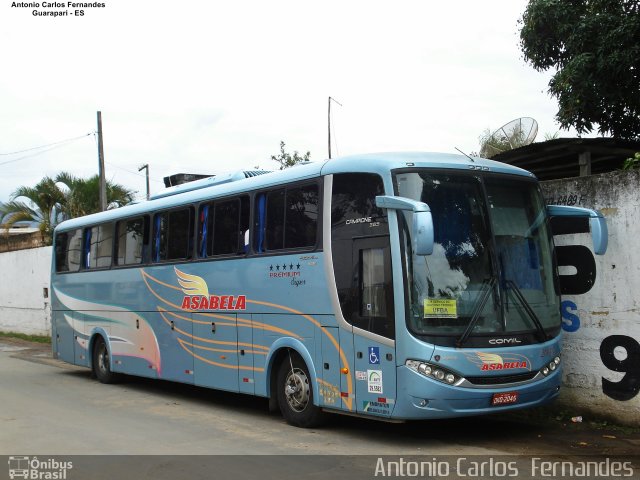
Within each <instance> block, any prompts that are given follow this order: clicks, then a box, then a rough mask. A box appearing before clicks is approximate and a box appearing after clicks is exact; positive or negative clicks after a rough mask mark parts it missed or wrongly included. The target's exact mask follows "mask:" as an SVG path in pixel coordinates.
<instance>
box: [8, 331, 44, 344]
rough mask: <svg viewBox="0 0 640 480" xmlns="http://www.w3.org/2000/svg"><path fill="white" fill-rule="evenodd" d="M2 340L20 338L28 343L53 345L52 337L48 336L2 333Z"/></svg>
mask: <svg viewBox="0 0 640 480" xmlns="http://www.w3.org/2000/svg"><path fill="white" fill-rule="evenodd" d="M0 338H18V339H20V340H26V341H27V342H35V343H51V337H49V336H46V335H27V334H25V333H16V332H0Z"/></svg>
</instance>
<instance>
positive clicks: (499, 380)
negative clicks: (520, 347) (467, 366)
mask: <svg viewBox="0 0 640 480" xmlns="http://www.w3.org/2000/svg"><path fill="white" fill-rule="evenodd" d="M537 374H538V372H527V373H517V374H515V375H500V376H497V377H465V378H466V379H467V381H469V382H470V383H473V384H474V385H501V384H505V383H518V382H526V381H527V380H531V379H532V378H533V377H535V376H536V375H537Z"/></svg>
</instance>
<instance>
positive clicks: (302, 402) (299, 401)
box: [284, 368, 311, 412]
mask: <svg viewBox="0 0 640 480" xmlns="http://www.w3.org/2000/svg"><path fill="white" fill-rule="evenodd" d="M310 392H311V391H310V389H309V378H308V377H307V374H306V373H305V372H304V370H302V369H300V368H294V369H293V370H290V371H289V373H288V374H287V379H286V381H285V384H284V396H285V397H286V399H287V403H288V404H289V408H291V410H293V411H295V412H302V411H303V410H304V409H305V408H307V405H308V404H309V400H310Z"/></svg>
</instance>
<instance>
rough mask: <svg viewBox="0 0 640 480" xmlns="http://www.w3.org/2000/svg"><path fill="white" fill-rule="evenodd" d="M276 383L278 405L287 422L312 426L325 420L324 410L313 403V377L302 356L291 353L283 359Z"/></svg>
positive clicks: (294, 424) (304, 426) (305, 426)
mask: <svg viewBox="0 0 640 480" xmlns="http://www.w3.org/2000/svg"><path fill="white" fill-rule="evenodd" d="M292 366H293V369H292ZM276 385H277V398H278V406H279V407H280V412H281V413H282V416H283V417H284V419H285V420H286V421H287V423H289V424H290V425H293V426H295V427H302V428H311V427H317V426H319V425H321V424H322V423H323V422H324V420H325V414H324V412H322V410H321V409H320V407H318V406H316V405H314V404H313V386H312V384H311V377H310V375H309V369H308V368H307V366H306V365H305V363H304V361H303V360H302V358H300V357H299V356H298V355H295V354H290V356H289V355H287V356H286V357H285V358H284V359H283V360H282V363H281V364H280V368H279V369H278V377H277V382H276Z"/></svg>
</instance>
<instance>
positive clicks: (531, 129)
mask: <svg viewBox="0 0 640 480" xmlns="http://www.w3.org/2000/svg"><path fill="white" fill-rule="evenodd" d="M537 134H538V122H536V121H535V120H534V119H533V118H531V117H520V118H516V119H515V120H511V121H510V122H508V123H506V124H504V125H503V126H502V127H500V128H498V129H497V130H496V131H495V132H493V133H492V134H491V135H486V136H484V137H483V138H482V140H481V144H482V145H481V148H480V156H481V157H485V158H491V157H493V156H495V155H497V154H499V153H502V152H506V151H507V150H513V149H514V148H518V147H524V146H525V145H529V144H530V143H532V142H533V141H534V140H535V138H536V135H537Z"/></svg>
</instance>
